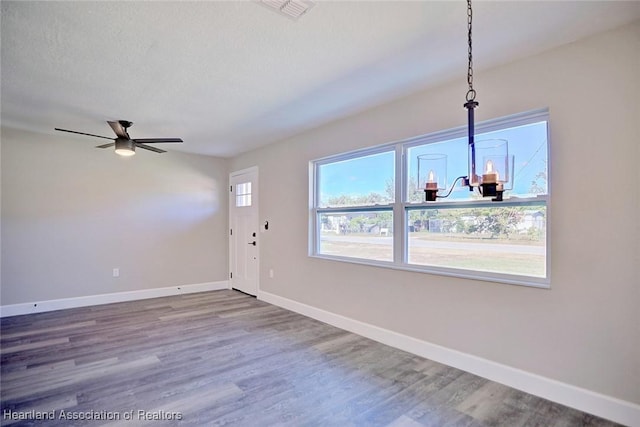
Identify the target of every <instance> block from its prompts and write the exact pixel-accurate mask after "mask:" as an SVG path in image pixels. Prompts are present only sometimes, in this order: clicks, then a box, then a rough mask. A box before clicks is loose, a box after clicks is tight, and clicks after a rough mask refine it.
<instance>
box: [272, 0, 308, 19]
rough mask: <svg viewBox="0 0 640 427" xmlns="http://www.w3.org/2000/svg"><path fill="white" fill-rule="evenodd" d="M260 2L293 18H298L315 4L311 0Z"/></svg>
mask: <svg viewBox="0 0 640 427" xmlns="http://www.w3.org/2000/svg"><path fill="white" fill-rule="evenodd" d="M260 4H263V5H265V6H267V7H268V8H269V9H271V10H274V11H276V12H278V13H279V14H280V15H284V16H286V17H288V18H291V19H293V20H297V19H298V18H300V17H301V16H302V15H304V14H305V13H307V12H308V11H309V10H311V8H312V7H313V6H315V3H314V2H312V1H310V0H260Z"/></svg>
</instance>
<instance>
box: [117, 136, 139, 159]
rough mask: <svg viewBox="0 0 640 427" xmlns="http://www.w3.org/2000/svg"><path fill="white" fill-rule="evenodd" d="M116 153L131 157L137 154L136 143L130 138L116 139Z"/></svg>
mask: <svg viewBox="0 0 640 427" xmlns="http://www.w3.org/2000/svg"><path fill="white" fill-rule="evenodd" d="M116 154H119V155H120V156H123V157H129V156H133V155H134V154H136V145H135V144H134V143H133V141H132V140H130V139H124V138H118V139H116Z"/></svg>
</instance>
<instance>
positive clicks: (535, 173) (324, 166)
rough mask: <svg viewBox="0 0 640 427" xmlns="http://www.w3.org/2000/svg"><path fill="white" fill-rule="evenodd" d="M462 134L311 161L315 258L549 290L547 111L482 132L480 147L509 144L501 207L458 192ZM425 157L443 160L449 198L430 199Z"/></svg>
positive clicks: (464, 159)
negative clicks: (507, 177) (493, 142)
mask: <svg viewBox="0 0 640 427" xmlns="http://www.w3.org/2000/svg"><path fill="white" fill-rule="evenodd" d="M465 135H466V128H458V129H452V130H449V131H444V132H438V133H437V134H433V135H425V136H421V137H417V138H413V139H411V140H407V141H401V142H398V143H393V144H388V145H385V146H382V147H376V148H373V149H369V150H364V151H360V152H352V153H345V154H340V155H337V156H332V157H330V158H325V159H320V160H317V161H314V162H312V177H311V186H312V194H313V197H312V203H311V215H310V222H311V230H312V232H311V233H310V236H311V242H310V254H311V255H312V256H318V257H323V258H330V259H335V260H342V261H351V262H361V263H368V264H372V265H379V266H389V267H393V268H402V269H408V270H413V271H416V270H417V271H424V272H427V273H435V274H444V275H454V276H461V277H471V278H478V279H483V280H492V281H500V282H507V283H516V284H524V285H532V286H540V287H548V286H549V271H548V263H547V260H548V245H549V242H548V233H547V217H548V210H549V207H548V195H549V176H548V160H549V153H548V146H549V141H548V114H547V112H546V111H535V112H531V113H526V114H520V115H517V116H511V117H507V118H502V119H497V120H492V121H488V122H484V123H480V124H478V125H477V126H476V141H479V140H483V139H492V140H500V141H508V147H509V155H510V159H511V162H512V167H511V174H512V176H511V180H510V181H511V182H510V184H509V186H508V187H506V188H505V193H504V201H502V202H492V201H491V199H490V198H483V197H482V196H481V195H480V194H479V193H478V192H477V191H474V192H471V191H469V187H462V186H459V185H458V186H453V184H454V182H455V179H456V178H457V177H461V176H467V175H468V156H467V151H468V150H467V140H466V136H465ZM424 158H443V159H446V162H447V165H446V177H443V176H439V177H438V180H441V181H442V184H443V185H444V186H445V187H446V188H447V191H448V190H449V189H451V194H450V196H449V197H447V198H444V199H438V201H436V202H428V203H427V202H425V194H424V186H425V182H421V180H424V178H422V175H421V172H420V171H419V168H420V165H419V163H420V159H424ZM422 173H424V171H423V172H422Z"/></svg>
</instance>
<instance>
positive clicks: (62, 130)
mask: <svg viewBox="0 0 640 427" xmlns="http://www.w3.org/2000/svg"><path fill="white" fill-rule="evenodd" d="M54 130H59V131H60V132H69V133H77V134H78V135H87V136H95V137H96V138H104V139H110V140H112V141H113V138H109V137H107V136H100V135H94V134H92V133H84V132H77V131H75V130H67V129H60V128H54Z"/></svg>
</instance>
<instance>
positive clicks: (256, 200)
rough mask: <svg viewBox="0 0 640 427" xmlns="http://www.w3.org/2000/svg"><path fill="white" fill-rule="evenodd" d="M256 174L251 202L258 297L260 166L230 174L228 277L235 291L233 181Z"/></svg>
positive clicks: (230, 285) (231, 287)
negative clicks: (252, 207)
mask: <svg viewBox="0 0 640 427" xmlns="http://www.w3.org/2000/svg"><path fill="white" fill-rule="evenodd" d="M250 173H252V174H255V182H253V181H252V188H251V202H252V205H253V206H255V208H256V222H255V224H254V225H255V230H256V237H255V239H256V242H257V257H258V260H257V267H256V268H257V272H256V295H255V296H256V297H257V296H258V293H259V292H260V252H261V251H260V188H259V179H260V174H259V169H258V166H251V167H249V168H245V169H240V170H237V171H233V172H231V173H229V182H228V184H229V198H228V200H229V212H228V214H229V218H228V221H227V228H228V230H229V234H227V236H228V238H229V271H228V275H227V277H228V278H229V289H234V287H233V277H232V276H231V273H232V272H233V268H234V261H235V256H236V253H234V246H233V238H232V237H231V229H232V224H233V216H232V215H233V210H234V208H235V194H234V192H233V189H232V184H231V182H232V179H233V178H235V177H238V176H241V175H245V174H250ZM238 291H240V292H243V291H242V290H240V289H238Z"/></svg>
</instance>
